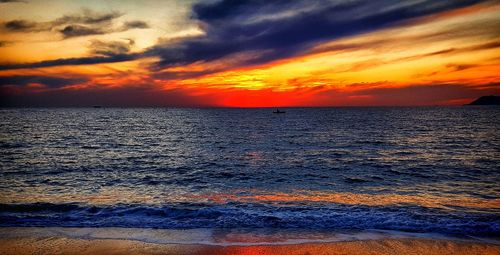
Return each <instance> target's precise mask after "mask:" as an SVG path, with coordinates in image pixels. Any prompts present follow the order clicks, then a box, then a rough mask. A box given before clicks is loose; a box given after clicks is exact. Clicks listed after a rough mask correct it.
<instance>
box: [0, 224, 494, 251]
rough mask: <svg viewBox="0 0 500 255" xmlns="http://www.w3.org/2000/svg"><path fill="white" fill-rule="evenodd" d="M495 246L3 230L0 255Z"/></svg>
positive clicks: (371, 238)
mask: <svg viewBox="0 0 500 255" xmlns="http://www.w3.org/2000/svg"><path fill="white" fill-rule="evenodd" d="M261 232H262V233H261ZM287 233H288V234H287ZM242 241H244V242H242ZM490 241H493V243H492V242H485V241H481V240H480V239H470V240H469V239H452V238H440V237H439V236H435V237H432V235H418V234H417V235H415V234H411V233H399V232H384V231H371V232H366V231H365V232H353V233H350V234H349V233H330V235H328V234H327V232H326V231H325V233H322V232H318V233H316V234H314V232H313V231H308V232H304V233H302V234H300V232H298V231H297V232H294V231H293V230H279V231H277V232H276V231H270V232H269V231H268V232H266V230H252V231H243V230H233V231H219V232H217V231H216V230H210V229H194V230H193V229H191V230H189V229H188V230H156V229H126V228H125V229H120V228H102V229H99V228H95V229H93V228H43V227H30V228H18V227H4V228H0V254H5V255H8V254H84V255H86V254H89V255H90V254H116V255H118V254H120V255H129V254H172V255H184V254H195V255H197V254H200V255H201V254H207V255H212V254H214V255H215V254H283V255H295V254H297V255H298V254H332V255H337V254H338V255H340V254H360V255H363V254H436V255H444V254H458V255H461V254H464V255H465V254H485V255H488V254H496V255H498V254H500V244H499V242H498V241H496V239H493V240H490Z"/></svg>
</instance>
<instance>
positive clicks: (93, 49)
mask: <svg viewBox="0 0 500 255" xmlns="http://www.w3.org/2000/svg"><path fill="white" fill-rule="evenodd" d="M134 43H135V42H134V40H131V39H128V40H127V41H126V42H125V41H110V42H104V41H99V40H92V41H91V44H90V46H89V48H90V53H91V54H92V55H96V56H108V57H111V56H116V55H124V54H127V53H129V51H130V49H131V47H132V46H133V45H134Z"/></svg>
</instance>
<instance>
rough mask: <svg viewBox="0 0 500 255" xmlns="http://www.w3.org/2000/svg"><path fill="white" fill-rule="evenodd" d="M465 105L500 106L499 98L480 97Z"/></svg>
mask: <svg viewBox="0 0 500 255" xmlns="http://www.w3.org/2000/svg"><path fill="white" fill-rule="evenodd" d="M467 105H500V96H493V95H491V96H482V97H480V98H478V99H476V100H474V101H473V102H471V103H469V104H467Z"/></svg>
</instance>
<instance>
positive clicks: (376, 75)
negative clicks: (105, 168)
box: [0, 0, 500, 107]
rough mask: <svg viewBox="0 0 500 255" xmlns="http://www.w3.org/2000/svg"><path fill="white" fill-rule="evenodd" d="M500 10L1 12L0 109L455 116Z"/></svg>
mask: <svg viewBox="0 0 500 255" xmlns="http://www.w3.org/2000/svg"><path fill="white" fill-rule="evenodd" d="M499 38H500V1H479V0H440V1H436V0H406V1H399V0H377V1H372V0H295V1H289V0H238V1H234V0H201V1H196V0H177V1H173V0H171V1H168V0H149V1H148V0H142V1H138V0H137V1H133V0H121V1H104V0H84V1H83V0H72V1H69V0H64V1H62V0H17V1H15V0H0V106H3V107H5V106H19V107H26V106H31V107H66V106H68V107H81V106H92V105H102V106H117V107H152V106H160V107H286V106H306V107H314V106H406V105H408V106H415V105H462V104H465V103H468V102H470V101H472V100H473V99H475V98H477V97H479V96H483V95H498V94H500V93H499V92H500V39H499Z"/></svg>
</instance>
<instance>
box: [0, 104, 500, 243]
mask: <svg viewBox="0 0 500 255" xmlns="http://www.w3.org/2000/svg"><path fill="white" fill-rule="evenodd" d="M285 110H286V114H273V113H272V111H273V109H175V108H172V109H170V108H169V109H161V108H155V109H143V108H140V109H121V108H97V109H95V108H74V109H70V108H68V109H1V110H0V153H1V154H0V175H1V178H0V227H98V228H104V227H110V228H135V229H137V228H139V229H145V228H155V229H171V230H177V229H183V230H186V229H187V230H189V229H200V228H202V229H218V230H231V231H233V233H234V231H236V232H237V231H238V229H253V230H255V229H257V230H258V229H266V231H273V230H290V231H292V233H293V231H294V230H307V231H316V232H317V233H328V232H335V231H344V232H345V231H347V232H349V231H365V230H377V231H378V230H380V231H402V232H408V233H431V234H439V235H449V236H462V237H490V238H491V237H492V238H500V131H499V127H500V119H499V114H500V108H499V107H479V106H478V107H472V106H471V107H469V106H467V107H465V106H464V107H414V108H411V107H408V108H404V107H395V108H390V107H377V108H287V109H285Z"/></svg>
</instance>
